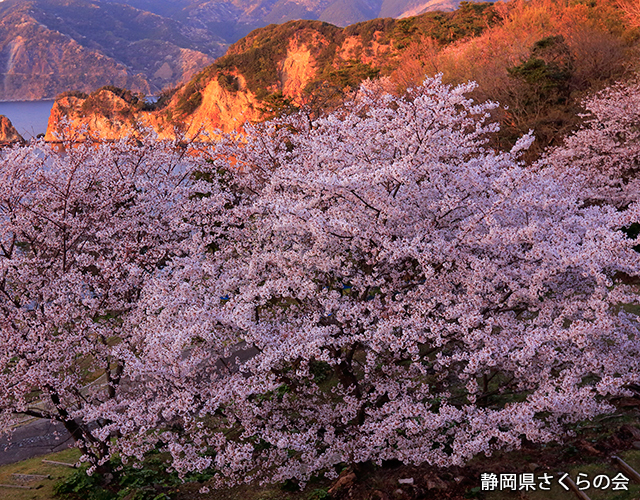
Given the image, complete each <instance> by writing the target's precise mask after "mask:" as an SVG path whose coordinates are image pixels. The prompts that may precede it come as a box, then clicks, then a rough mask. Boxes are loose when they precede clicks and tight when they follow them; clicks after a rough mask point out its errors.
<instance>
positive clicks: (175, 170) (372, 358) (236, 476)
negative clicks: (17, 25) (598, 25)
mask: <svg viewBox="0 0 640 500" xmlns="http://www.w3.org/2000/svg"><path fill="white" fill-rule="evenodd" d="M474 90H475V85H474V84H465V85H462V86H458V87H451V86H448V85H445V84H443V83H442V81H441V80H440V79H439V78H435V79H427V80H426V81H425V83H424V84H423V85H421V86H419V87H417V88H415V89H414V90H412V91H410V92H409V93H408V94H407V95H406V96H405V97H396V96H394V95H392V94H389V93H387V92H385V91H384V90H383V88H382V86H380V85H378V84H374V83H369V84H366V85H364V86H362V87H361V88H360V90H359V92H358V93H357V94H356V95H355V97H354V99H353V100H352V101H350V102H348V103H347V104H345V105H344V106H343V107H341V108H339V109H337V110H336V111H334V112H331V113H327V114H326V115H324V116H323V117H321V118H318V119H311V118H310V117H309V115H308V114H307V113H306V112H305V111H304V110H303V111H299V112H296V113H293V114H289V115H285V116H282V117H280V118H278V119H274V120H272V121H270V122H265V123H263V124H260V125H255V126H246V127H245V130H244V133H243V134H231V135H227V136H224V137H222V138H221V140H220V141H219V142H217V143H215V144H212V145H211V146H210V147H209V148H208V149H207V150H206V151H201V152H196V151H191V150H188V149H187V150H185V149H184V145H180V144H177V143H174V144H166V143H154V142H153V141H152V140H150V139H149V140H147V141H146V142H144V143H136V142H135V141H134V142H126V141H122V142H119V143H116V144H113V145H102V146H92V145H83V146H79V147H71V148H70V149H68V150H67V151H66V152H65V153H64V154H60V155H58V154H53V153H52V152H50V151H48V150H46V149H43V146H42V145H35V146H34V145H32V146H28V147H23V148H14V149H10V150H6V151H5V152H3V153H2V162H3V169H2V177H0V209H1V210H2V214H3V215H2V216H3V225H2V226H1V227H2V235H1V236H0V243H1V246H0V250H2V254H1V255H0V257H1V260H0V263H1V267H0V271H1V272H2V281H1V282H0V283H1V285H2V288H1V289H0V292H2V295H0V307H1V309H0V311H1V313H0V314H1V316H0V319H1V320H2V323H1V325H2V327H1V330H0V335H2V338H1V339H0V367H1V370H0V396H1V397H0V404H1V405H2V410H3V413H2V415H3V417H4V422H5V423H8V422H10V421H11V419H12V416H13V414H14V412H18V413H27V414H30V415H38V416H44V417H46V418H53V419H57V420H60V421H62V422H63V423H64V424H65V425H66V426H67V428H68V429H69V431H70V432H72V433H74V434H75V436H76V437H79V445H80V446H81V447H82V448H83V449H84V451H85V457H84V458H85V460H89V461H91V462H92V465H93V466H94V467H95V466H100V465H101V464H102V465H104V464H106V463H107V459H108V457H109V456H110V455H113V454H114V453H118V454H119V455H120V456H121V458H122V460H123V461H127V460H129V459H130V458H134V459H137V460H143V459H144V457H145V455H146V454H148V453H150V452H155V451H162V452H165V453H167V454H170V456H171V463H170V465H171V467H172V468H173V469H174V470H175V471H177V472H178V473H180V474H186V473H188V472H192V471H204V470H207V471H211V472H212V473H213V474H214V475H215V476H214V477H215V480H216V481H217V484H223V483H237V482H242V481H251V480H255V479H257V480H264V481H283V480H286V479H295V480H297V481H299V482H301V483H304V482H306V481H308V480H309V479H310V478H311V477H312V476H314V475H317V474H326V475H327V476H328V477H335V476H336V474H337V470H338V469H337V467H338V466H340V464H344V463H351V464H354V463H365V462H374V463H380V462H382V461H385V460H399V461H402V462H404V463H408V464H419V463H430V464H435V465H440V466H451V465H458V464H463V463H465V462H466V461H468V460H469V459H470V458H472V457H473V456H475V455H478V454H491V453H492V452H493V451H494V450H497V449H502V448H514V447H518V446H519V445H520V444H521V443H522V441H523V440H525V439H526V440H528V441H529V442H549V441H554V440H557V439H559V438H560V437H561V436H562V433H563V431H564V429H565V428H566V424H568V423H573V422H576V421H580V420H583V419H588V418H591V417H593V416H595V415H598V414H601V413H604V412H607V411H610V410H611V409H612V406H611V404H610V402H609V398H610V397H611V396H618V395H624V394H628V389H627V388H628V386H629V384H633V383H638V382H639V381H640V371H639V368H640V367H639V366H638V365H639V363H640V338H639V331H638V326H639V325H638V321H637V317H636V316H634V315H633V314H629V313H627V312H625V305H627V304H634V303H637V302H638V295H637V290H636V289H635V288H634V285H632V284H629V283H633V282H634V280H633V279H631V278H634V277H636V276H637V275H638V274H639V272H640V271H639V269H640V267H639V264H640V255H639V254H638V253H637V252H635V251H634V250H633V247H634V245H635V244H636V242H635V241H633V240H632V239H630V238H628V237H627V235H626V233H625V232H624V231H622V230H621V229H624V228H628V227H629V226H630V225H631V224H632V223H635V222H637V221H638V220H640V207H639V206H638V205H637V203H636V200H637V198H636V196H637V195H636V194H635V192H634V190H628V191H627V190H625V188H624V186H627V185H629V186H631V185H633V184H631V181H630V178H631V177H633V176H634V175H635V166H634V165H631V163H632V162H633V161H635V159H634V157H628V156H627V154H628V152H629V149H628V148H632V147H633V144H634V143H635V140H634V137H635V136H634V135H633V134H635V133H636V132H637V131H636V128H637V121H638V107H637V104H636V101H637V99H638V95H639V93H640V91H639V90H638V88H637V85H633V84H628V85H626V86H622V85H621V86H619V87H615V88H613V89H611V90H609V91H607V92H605V93H603V94H599V95H597V96H595V97H594V98H593V99H592V100H591V101H589V102H587V104H586V105H587V107H588V108H589V109H591V111H592V113H593V117H592V121H591V122H590V124H589V125H587V126H585V128H584V129H583V130H581V131H579V132H577V133H576V134H575V135H574V136H572V137H571V138H568V139H567V141H566V144H565V146H564V147H563V148H560V149H557V150H553V151H550V152H549V154H548V155H547V156H545V157H544V158H543V159H542V160H541V161H540V162H539V163H538V164H536V165H528V164H526V163H525V162H524V160H523V154H524V152H525V151H526V150H527V148H528V147H529V146H530V145H531V143H532V142H533V140H534V138H533V136H531V135H526V136H524V137H522V138H521V139H520V140H519V141H517V143H516V144H515V146H514V147H513V148H511V149H510V150H509V151H506V152H500V151H495V150H493V149H492V148H490V147H489V146H488V143H489V141H490V139H491V138H492V137H493V136H494V135H495V134H496V133H497V131H498V126H497V125H496V124H494V123H491V120H490V115H491V112H492V111H493V110H494V109H495V108H496V106H497V105H496V104H494V103H477V102H474V101H472V100H471V99H469V98H468V94H469V93H470V92H473V91H474ZM627 140H628V142H627ZM594 144H596V145H598V146H599V147H600V148H601V149H600V150H601V151H603V154H607V153H609V152H610V151H616V152H617V153H619V156H618V158H617V160H616V161H612V162H609V161H608V160H607V161H606V162H604V163H602V162H600V163H598V155H599V154H600V153H599V152H598V151H599V150H598V149H597V148H596V149H594V148H593V147H591V146H592V145H594ZM609 157H610V156H607V158H609ZM204 158H208V159H209V161H208V162H204V160H203V159H204ZM563 162H565V163H563ZM567 164H570V165H573V166H574V167H573V168H580V169H581V172H584V173H586V174H585V175H582V176H576V175H573V174H572V171H567V166H566V165H567ZM589 172H593V173H589ZM597 175H600V176H602V177H603V178H608V179H611V180H612V182H611V183H610V187H611V188H612V189H614V193H613V194H615V195H616V196H613V195H612V194H611V193H610V191H607V190H604V191H601V190H600V189H599V188H598V187H597V184H598V183H597V182H595V181H594V184H596V185H594V186H590V187H588V188H586V187H585V186H589V182H588V181H589V180H591V179H597V177H596V176H597ZM615 178H620V180H619V181H618V182H617V183H616V182H615V181H614V179H615ZM619 192H621V193H623V194H624V196H625V200H624V203H618V197H617V193H619ZM595 196H597V197H598V199H597V202H595V203H594V202H593V199H594V197H595ZM97 377H100V378H98V379H97V380H98V381H100V379H102V380H104V382H102V383H101V382H94V383H93V384H90V385H89V386H88V387H87V386H86V383H87V382H88V381H90V380H93V379H96V378H97ZM111 438H114V439H111Z"/></svg>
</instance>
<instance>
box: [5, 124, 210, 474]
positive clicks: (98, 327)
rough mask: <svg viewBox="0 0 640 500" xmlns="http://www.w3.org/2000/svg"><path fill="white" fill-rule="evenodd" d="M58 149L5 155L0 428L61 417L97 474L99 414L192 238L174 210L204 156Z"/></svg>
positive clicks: (175, 150) (101, 451)
mask: <svg viewBox="0 0 640 500" xmlns="http://www.w3.org/2000/svg"><path fill="white" fill-rule="evenodd" d="M59 148H60V146H56V149H53V148H52V147H50V146H48V145H46V144H44V143H33V144H31V145H28V146H22V147H14V148H12V149H4V150H3V151H2V152H1V153H0V217H1V218H2V219H1V221H2V222H1V223H0V417H1V418H0V424H1V425H0V428H2V429H5V430H6V429H7V428H8V427H9V426H10V425H11V423H12V422H13V421H14V420H15V418H16V417H19V416H20V415H27V416H32V417H37V418H47V419H52V420H56V421H59V422H61V423H62V424H64V426H65V428H66V429H67V431H68V432H69V433H70V434H71V435H72V436H73V438H74V439H75V440H76V441H77V443H78V446H79V447H80V449H81V450H82V451H83V452H84V454H85V456H84V459H85V460H89V461H90V462H91V463H92V464H93V466H99V465H102V464H104V463H105V461H106V460H107V459H108V457H109V454H110V450H109V443H110V441H109V438H110V436H109V431H105V430H104V426H105V425H107V424H108V423H109V422H108V421H106V420H105V419H104V418H102V417H101V414H100V412H99V411H98V409H99V407H100V406H101V405H103V404H104V403H105V402H106V401H109V400H111V399H114V398H115V397H116V395H117V394H118V391H119V390H120V385H121V383H122V381H123V373H124V371H125V359H126V356H127V355H133V354H135V353H136V352H137V350H138V349H139V347H138V346H136V345H135V343H133V342H132V339H133V338H134V337H133V336H132V334H131V332H130V331H128V330H127V329H126V317H127V315H128V314H130V313H131V311H133V310H135V308H136V304H137V302H138V299H139V297H140V293H141V290H142V287H143V285H144V283H145V282H146V281H147V280H148V279H149V277H150V276H153V275H154V273H156V272H158V270H159V269H161V268H162V267H163V266H165V265H166V263H167V262H168V261H169V259H171V258H172V257H173V256H174V255H175V254H176V248H177V247H176V243H177V242H178V241H179V240H180V239H181V238H185V237H187V236H188V235H189V233H188V231H186V230H185V229H184V228H182V227H180V224H179V217H178V216H177V211H178V210H180V209H181V208H180V207H181V206H182V205H181V200H182V199H183V198H184V194H185V192H186V191H185V190H186V189H187V185H189V184H190V182H191V173H192V169H193V166H194V165H195V163H196V161H200V160H198V158H199V157H196V156H193V155H192V154H191V152H190V151H189V148H188V147H186V146H184V145H182V146H181V145H179V144H177V143H162V142H157V141H155V140H154V139H153V138H152V137H146V138H144V139H132V140H122V141H118V142H115V143H110V144H97V143H92V142H90V141H87V142H84V143H81V144H77V143H70V142H67V143H64V144H62V151H60V150H59ZM208 186H209V189H210V187H211V186H212V184H211V183H209V184H208ZM189 189H191V187H190V188H189Z"/></svg>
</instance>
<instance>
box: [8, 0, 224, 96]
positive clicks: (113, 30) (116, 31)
mask: <svg viewBox="0 0 640 500" xmlns="http://www.w3.org/2000/svg"><path fill="white" fill-rule="evenodd" d="M224 46H225V45H224V41H223V40H222V39H221V38H220V37H218V36H216V35H214V34H212V33H211V32H209V31H207V30H197V29H193V28H188V27H186V26H184V25H182V24H181V23H180V22H178V21H174V20H171V19H168V18H164V17H161V16H158V15H156V14H151V13H149V12H144V11H140V10H138V9H135V8H133V7H131V6H127V5H120V4H111V3H100V2H91V1H88V0H30V1H27V2H24V1H19V0H7V1H5V2H2V3H0V68H2V74H1V75H0V78H1V81H2V84H1V85H0V100H31V99H43V98H53V97H55V96H56V95H57V94H59V93H60V92H63V91H65V90H69V89H78V90H81V91H88V92H90V91H92V90H95V89H96V88H98V87H100V86H103V85H116V86H119V87H126V88H130V89H132V90H134V91H138V92H144V93H152V92H157V91H158V90H159V89H161V88H164V87H166V86H172V85H176V84H178V83H181V82H184V81H186V80H188V79H189V78H190V77H191V76H192V75H193V74H194V73H195V72H196V71H198V70H200V69H201V68H202V67H203V66H205V65H207V64H209V63H211V62H212V61H213V60H214V58H215V57H216V56H218V55H220V54H221V53H222V52H223V50H224Z"/></svg>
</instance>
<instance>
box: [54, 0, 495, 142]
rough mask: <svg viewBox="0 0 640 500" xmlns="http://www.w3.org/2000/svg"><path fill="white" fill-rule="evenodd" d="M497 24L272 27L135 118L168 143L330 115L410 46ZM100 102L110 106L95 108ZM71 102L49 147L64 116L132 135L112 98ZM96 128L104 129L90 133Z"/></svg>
mask: <svg viewBox="0 0 640 500" xmlns="http://www.w3.org/2000/svg"><path fill="white" fill-rule="evenodd" d="M496 21H497V15H496V11H495V9H494V8H493V6H492V4H490V3H484V4H468V5H466V6H465V7H464V8H463V9H460V10H458V11H456V12H453V13H448V14H445V13H428V14H424V15H422V16H419V17H415V18H412V19H407V20H394V19H389V18H387V19H376V20H372V21H367V22H365V23H359V24H355V25H352V26H349V27H347V28H338V27H336V26H334V25H331V24H328V23H323V22H319V21H290V22H287V23H285V24H282V25H271V26H268V27H265V28H261V29H258V30H255V31H253V32H252V33H251V34H249V35H248V36H247V37H245V38H243V39H242V40H240V41H238V42H236V43H235V44H233V45H232V46H231V47H230V48H229V50H228V52H227V54H226V55H225V56H224V57H221V58H219V59H218V60H217V61H216V62H215V63H214V64H212V65H211V66H209V67H207V68H206V69H204V70H203V71H201V72H200V73H198V74H197V75H196V76H195V77H194V78H193V79H192V80H191V81H189V82H188V83H187V84H186V85H184V86H183V87H181V88H179V89H177V90H174V91H171V92H167V93H165V94H164V95H163V97H162V98H161V99H160V101H159V102H158V103H157V104H156V106H155V109H153V110H141V109H132V110H131V112H132V114H134V115H135V116H136V117H137V120H138V121H140V122H141V123H143V124H145V125H149V126H152V127H154V128H155V129H156V130H157V131H158V133H159V134H160V136H163V137H167V136H171V135H172V134H173V130H174V127H176V126H177V127H179V128H181V129H184V130H185V131H186V132H187V134H188V135H190V136H194V135H196V134H197V133H198V132H200V131H203V130H204V131H208V132H212V131H214V130H216V129H223V130H231V129H233V128H236V127H237V126H238V125H240V124H241V123H242V122H243V121H246V120H258V119H262V118H264V117H266V116H270V115H272V114H273V113H278V112H281V111H284V110H286V109H291V108H292V107H295V106H300V105H302V104H305V103H306V104H310V105H313V106H315V107H326V106H329V105H330V103H331V102H334V101H336V100H340V99H341V98H342V96H344V95H345V92H348V91H349V90H350V89H354V88H355V87H357V86H358V85H359V83H360V82H361V81H362V80H363V79H366V78H375V77H377V76H382V75H388V74H390V73H392V72H393V70H394V68H396V67H397V66H398V64H399V63H400V59H399V56H400V55H401V54H402V53H403V52H405V51H406V49H407V48H408V47H409V45H410V43H409V41H410V40H419V39H420V38H421V37H425V36H429V37H433V39H434V40H436V41H437V42H436V43H439V44H441V45H442V46H446V45H448V44H451V43H452V42H454V41H456V40H461V39H463V38H465V37H470V36H474V35H478V34H480V33H481V32H482V31H483V29H485V27H486V26H487V25H491V24H492V23H494V22H496ZM102 99H106V100H105V101H104V102H103V103H102V104H100V105H98V104H97V103H98V102H99V101H101V100H102ZM72 101H73V102H71V101H70V100H69V98H67V97H65V98H63V99H61V100H59V101H58V102H57V103H56V104H55V105H54V109H53V111H52V118H51V120H50V126H49V130H48V132H47V138H48V139H53V138H54V135H53V131H54V130H55V127H56V126H57V123H58V121H59V118H60V117H62V116H68V117H71V118H72V119H73V120H74V122H75V123H77V124H78V125H80V124H81V125H82V126H87V127H88V128H89V129H90V130H92V131H95V132H96V133H99V134H100V135H102V136H103V137H107V138H110V137H113V136H114V134H115V135H116V136H117V135H119V134H120V133H122V131H124V130H131V128H130V126H129V125H127V123H130V119H131V116H132V114H131V113H129V114H127V117H126V119H122V116H121V115H122V113H120V112H114V110H115V109H116V108H117V109H120V107H118V106H116V108H113V106H112V104H113V99H112V97H107V94H105V93H104V92H103V91H100V92H99V93H97V94H93V95H91V96H89V97H87V96H84V97H83V96H80V97H78V96H77V95H76V96H74V97H73V99H72ZM311 101H314V102H313V103H312V102H311ZM88 109H91V110H92V111H91V112H88ZM100 110H107V111H106V114H105V115H104V116H105V117H106V118H107V119H106V120H97V118H96V117H95V115H94V114H95V112H98V113H101V112H102V111H100ZM97 121H100V122H101V123H102V124H103V126H101V127H98V128H96V127H95V126H93V125H95V124H96V123H97ZM108 123H111V125H107V124H108Z"/></svg>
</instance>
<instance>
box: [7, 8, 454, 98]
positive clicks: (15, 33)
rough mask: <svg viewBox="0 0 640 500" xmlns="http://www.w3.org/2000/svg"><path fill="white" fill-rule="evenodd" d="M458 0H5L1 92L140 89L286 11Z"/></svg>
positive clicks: (164, 84)
mask: <svg viewBox="0 0 640 500" xmlns="http://www.w3.org/2000/svg"><path fill="white" fill-rule="evenodd" d="M458 3H459V0H438V1H435V2H434V0H431V1H427V2H424V1H423V2H420V1H416V0H395V1H388V0H387V1H381V0H356V1H352V0H335V1H328V0H305V1H297V2H290V1H286V0H263V1H261V2H257V3H256V2H255V1H249V0H233V1H230V2H220V1H206V0H205V1H203V0H160V1H157V2H156V1H151V0H119V1H111V0H28V1H24V0H5V1H3V2H0V68H2V72H1V73H0V78H2V86H0V100H31V99H42V98H53V97H55V96H56V95H57V94H59V93H62V92H65V91H69V90H79V91H83V92H91V91H93V90H96V89H97V88H99V87H101V86H104V85H113V86H118V87H124V88H128V89H131V90H134V91H136V92H143V93H146V94H150V93H157V92H158V91H160V90H161V89H163V88H169V87H174V86H175V85H177V84H180V83H184V82H186V81H187V80H188V79H189V78H190V77H191V76H193V75H194V73H196V72H197V71H199V70H201V69H202V68H204V67H205V66H207V65H208V64H210V63H212V62H213V61H214V59H215V58H216V57H218V56H220V55H222V54H223V53H224V51H225V50H226V48H227V47H228V45H229V44H231V43H234V42H236V41H237V40H239V39H240V38H242V37H243V36H245V35H247V34H248V33H249V32H250V31H252V30H253V29H256V28H259V27H264V26H266V25H268V24H271V23H283V22H286V21H289V20H292V19H310V20H321V21H325V22H329V23H333V24H335V25H339V26H346V25H348V24H352V23H356V22H359V21H364V20H368V19H372V18H376V17H385V16H386V17H403V16H407V15H409V14H411V15H413V14H416V13H420V12H423V11H425V10H434V9H441V10H447V9H448V10H451V9H453V8H454V7H455V6H457V5H458Z"/></svg>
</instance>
